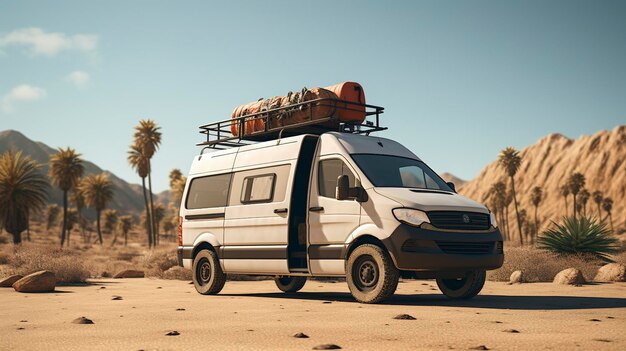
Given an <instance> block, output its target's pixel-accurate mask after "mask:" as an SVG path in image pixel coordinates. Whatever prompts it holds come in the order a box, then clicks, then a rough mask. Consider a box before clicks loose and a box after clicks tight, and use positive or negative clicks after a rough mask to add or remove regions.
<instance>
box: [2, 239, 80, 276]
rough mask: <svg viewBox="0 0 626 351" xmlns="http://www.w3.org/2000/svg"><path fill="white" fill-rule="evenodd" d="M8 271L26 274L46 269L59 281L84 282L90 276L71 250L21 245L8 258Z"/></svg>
mask: <svg viewBox="0 0 626 351" xmlns="http://www.w3.org/2000/svg"><path fill="white" fill-rule="evenodd" d="M8 264H9V271H11V273H13V274H22V275H27V274H30V273H33V272H37V271H41V270H47V271H51V272H53V273H54V275H55V276H56V278H57V280H58V282H59V283H84V282H85V281H86V279H87V278H89V277H90V276H91V274H90V271H89V269H88V268H87V265H86V264H85V263H84V262H83V260H81V259H80V258H79V257H78V255H76V254H75V253H73V252H72V251H69V250H65V251H61V250H60V249H52V248H48V247H42V246H36V245H22V246H20V247H19V248H17V250H16V251H15V253H14V254H13V255H12V256H10V257H9V258H8Z"/></svg>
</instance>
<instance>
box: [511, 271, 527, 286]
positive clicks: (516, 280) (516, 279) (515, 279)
mask: <svg viewBox="0 0 626 351" xmlns="http://www.w3.org/2000/svg"><path fill="white" fill-rule="evenodd" d="M523 281H524V274H523V273H522V271H515V272H513V273H511V277H510V278H509V284H521V283H522V282H523Z"/></svg>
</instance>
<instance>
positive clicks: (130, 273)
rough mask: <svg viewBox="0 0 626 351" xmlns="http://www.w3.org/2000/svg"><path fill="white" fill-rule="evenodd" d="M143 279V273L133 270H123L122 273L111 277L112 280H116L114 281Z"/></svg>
mask: <svg viewBox="0 0 626 351" xmlns="http://www.w3.org/2000/svg"><path fill="white" fill-rule="evenodd" d="M143 277H145V273H144V272H143V271H138V270H134V269H127V270H123V271H121V272H118V273H117V274H116V275H114V276H113V278H116V279H120V278H143Z"/></svg>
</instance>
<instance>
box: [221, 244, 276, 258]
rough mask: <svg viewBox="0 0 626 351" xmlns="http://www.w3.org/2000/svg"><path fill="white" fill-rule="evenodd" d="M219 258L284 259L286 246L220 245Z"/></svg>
mask: <svg viewBox="0 0 626 351" xmlns="http://www.w3.org/2000/svg"><path fill="white" fill-rule="evenodd" d="M220 258H223V259H225V260H231V259H234V260H245V259H248V260H286V259H287V246H286V245H285V246H282V247H281V246H262V245H258V246H245V247H240V246H222V247H221V250H220Z"/></svg>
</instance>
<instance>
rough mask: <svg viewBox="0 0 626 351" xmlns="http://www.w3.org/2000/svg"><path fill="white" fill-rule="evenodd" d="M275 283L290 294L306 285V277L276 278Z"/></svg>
mask: <svg viewBox="0 0 626 351" xmlns="http://www.w3.org/2000/svg"><path fill="white" fill-rule="evenodd" d="M274 282H276V286H277V287H278V288H279V289H280V290H281V291H284V292H286V293H290V292H296V291H299V290H300V289H302V287H303V286H304V283H306V277H276V278H275V279H274Z"/></svg>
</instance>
